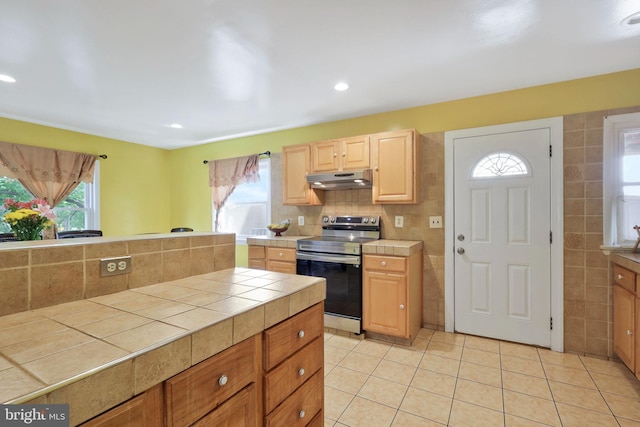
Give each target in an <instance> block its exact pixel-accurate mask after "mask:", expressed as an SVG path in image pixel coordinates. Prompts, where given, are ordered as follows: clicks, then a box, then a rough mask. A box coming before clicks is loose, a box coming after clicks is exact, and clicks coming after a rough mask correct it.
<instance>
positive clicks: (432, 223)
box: [429, 216, 442, 228]
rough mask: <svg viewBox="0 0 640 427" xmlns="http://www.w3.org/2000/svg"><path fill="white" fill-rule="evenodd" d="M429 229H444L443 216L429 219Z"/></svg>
mask: <svg viewBox="0 0 640 427" xmlns="http://www.w3.org/2000/svg"><path fill="white" fill-rule="evenodd" d="M429 227H430V228H442V217H441V216H430V217H429Z"/></svg>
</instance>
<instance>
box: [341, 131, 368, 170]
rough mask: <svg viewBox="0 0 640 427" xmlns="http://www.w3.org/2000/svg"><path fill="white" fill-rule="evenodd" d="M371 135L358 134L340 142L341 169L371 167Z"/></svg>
mask: <svg viewBox="0 0 640 427" xmlns="http://www.w3.org/2000/svg"><path fill="white" fill-rule="evenodd" d="M369 145H370V140H369V135H365V136H356V137H353V138H347V139H344V140H342V144H340V147H339V152H338V158H339V159H340V160H341V161H340V169H343V170H349V169H367V168H369V165H370V164H371V163H370V159H369Z"/></svg>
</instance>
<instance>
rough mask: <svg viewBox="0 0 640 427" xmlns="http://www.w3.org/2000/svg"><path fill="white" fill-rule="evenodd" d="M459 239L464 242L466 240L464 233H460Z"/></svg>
mask: <svg viewBox="0 0 640 427" xmlns="http://www.w3.org/2000/svg"><path fill="white" fill-rule="evenodd" d="M458 240H459V241H461V242H462V241H463V240H464V234H458Z"/></svg>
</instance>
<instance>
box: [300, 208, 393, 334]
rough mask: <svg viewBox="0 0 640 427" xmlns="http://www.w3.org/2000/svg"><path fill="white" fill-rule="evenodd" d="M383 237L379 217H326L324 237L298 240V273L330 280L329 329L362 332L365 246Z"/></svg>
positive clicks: (328, 294) (327, 315)
mask: <svg viewBox="0 0 640 427" xmlns="http://www.w3.org/2000/svg"><path fill="white" fill-rule="evenodd" d="M379 238H380V217H379V216H351V215H345V216H328V215H325V216H323V217H322V235H321V236H319V237H311V238H307V239H300V240H298V242H297V250H296V259H297V262H296V263H297V268H296V270H297V271H296V272H297V273H298V274H302V275H305V276H315V277H324V278H326V279H327V298H326V300H325V302H324V311H325V313H324V324H325V326H327V327H330V328H336V329H340V330H343V331H348V332H354V333H356V334H359V333H361V332H362V269H361V265H362V244H363V243H366V242H370V241H372V240H378V239H379Z"/></svg>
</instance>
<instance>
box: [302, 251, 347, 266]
mask: <svg viewBox="0 0 640 427" xmlns="http://www.w3.org/2000/svg"><path fill="white" fill-rule="evenodd" d="M296 259H301V260H304V261H322V262H336V263H339V264H351V265H355V266H356V267H360V257H359V256H350V255H331V254H310V253H306V252H296Z"/></svg>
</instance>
